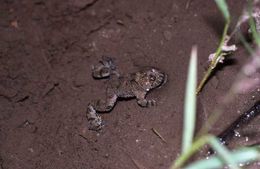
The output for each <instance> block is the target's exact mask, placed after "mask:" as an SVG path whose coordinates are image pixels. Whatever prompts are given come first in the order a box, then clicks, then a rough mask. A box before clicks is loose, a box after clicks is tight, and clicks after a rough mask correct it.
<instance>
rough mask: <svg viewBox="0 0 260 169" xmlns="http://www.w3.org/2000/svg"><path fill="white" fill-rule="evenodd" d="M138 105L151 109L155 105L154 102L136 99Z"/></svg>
mask: <svg viewBox="0 0 260 169" xmlns="http://www.w3.org/2000/svg"><path fill="white" fill-rule="evenodd" d="M137 103H138V105H140V106H141V107H151V106H155V105H156V101H155V100H146V99H138V100H137Z"/></svg>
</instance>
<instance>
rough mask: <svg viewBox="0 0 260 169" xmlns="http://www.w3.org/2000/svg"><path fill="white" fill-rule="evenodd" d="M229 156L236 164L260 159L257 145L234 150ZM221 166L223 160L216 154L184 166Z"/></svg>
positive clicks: (195, 168) (206, 168) (204, 168)
mask: <svg viewBox="0 0 260 169" xmlns="http://www.w3.org/2000/svg"><path fill="white" fill-rule="evenodd" d="M231 157H232V159H233V160H234V161H235V162H236V163H237V164H240V163H247V162H252V161H256V160H260V151H259V147H258V148H254V147H250V148H240V149H238V150H236V151H234V152H231ZM223 166H224V163H223V161H222V160H221V159H220V158H218V157H217V156H213V157H211V158H209V159H203V160H200V161H197V162H194V163H192V164H190V165H189V166H187V167H185V169H198V168H199V169H216V168H222V167H223Z"/></svg>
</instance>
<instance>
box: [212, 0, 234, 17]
mask: <svg viewBox="0 0 260 169" xmlns="http://www.w3.org/2000/svg"><path fill="white" fill-rule="evenodd" d="M215 2H216V4H217V6H218V8H219V9H220V11H221V12H222V14H223V16H224V18H225V19H226V20H227V21H228V20H229V19H230V14H229V11H228V6H227V3H226V1H225V0H215Z"/></svg>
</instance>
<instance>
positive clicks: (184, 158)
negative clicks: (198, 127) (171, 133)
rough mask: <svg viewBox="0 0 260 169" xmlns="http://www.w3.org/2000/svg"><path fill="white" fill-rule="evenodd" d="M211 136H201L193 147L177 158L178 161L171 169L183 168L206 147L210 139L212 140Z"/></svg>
mask: <svg viewBox="0 0 260 169" xmlns="http://www.w3.org/2000/svg"><path fill="white" fill-rule="evenodd" d="M211 137H212V136H211V135H204V136H201V137H200V138H199V139H197V140H196V141H195V142H194V143H193V144H192V145H191V147H190V148H189V149H188V150H187V151H186V152H184V153H182V155H181V156H180V157H179V158H177V160H176V161H175V162H174V164H173V165H172V166H171V168H170V169H177V168H180V167H181V166H183V164H184V163H185V162H186V161H187V160H188V159H189V158H190V157H191V156H192V155H193V154H194V153H195V152H196V151H198V150H199V149H200V148H201V147H202V146H204V145H205V144H206V143H207V142H208V141H209V139H210V138H211Z"/></svg>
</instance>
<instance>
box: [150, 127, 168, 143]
mask: <svg viewBox="0 0 260 169" xmlns="http://www.w3.org/2000/svg"><path fill="white" fill-rule="evenodd" d="M152 131H153V132H154V134H156V135H157V136H158V137H159V138H160V139H161V140H162V141H163V142H165V143H167V141H166V140H165V139H164V138H163V136H162V135H161V134H160V133H159V132H158V131H157V130H156V129H155V128H152Z"/></svg>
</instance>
